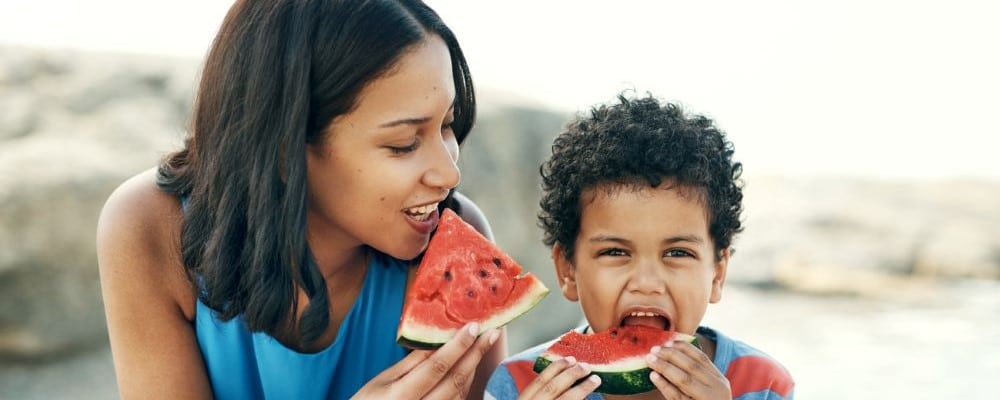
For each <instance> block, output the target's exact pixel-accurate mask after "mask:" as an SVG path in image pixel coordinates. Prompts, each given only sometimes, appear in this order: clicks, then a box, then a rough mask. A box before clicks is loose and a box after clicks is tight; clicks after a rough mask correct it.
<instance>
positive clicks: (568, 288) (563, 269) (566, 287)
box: [552, 243, 580, 301]
mask: <svg viewBox="0 0 1000 400" xmlns="http://www.w3.org/2000/svg"><path fill="white" fill-rule="evenodd" d="M552 262H553V263H554V264H555V267H556V279H558V280H559V289H562V294H563V297H565V298H566V300H569V301H578V300H580V297H579V296H578V295H577V293H576V274H575V273H574V272H575V268H574V267H573V263H572V262H570V260H569V259H567V258H566V251H564V249H563V247H562V246H560V245H559V244H558V243H557V244H555V245H553V246H552Z"/></svg>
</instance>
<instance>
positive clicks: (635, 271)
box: [553, 182, 729, 335]
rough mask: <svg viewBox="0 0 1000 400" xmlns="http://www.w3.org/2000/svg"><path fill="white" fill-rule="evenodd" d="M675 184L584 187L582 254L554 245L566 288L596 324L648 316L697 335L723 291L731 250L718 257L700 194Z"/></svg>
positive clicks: (645, 320)
mask: <svg viewBox="0 0 1000 400" xmlns="http://www.w3.org/2000/svg"><path fill="white" fill-rule="evenodd" d="M671 185H672V183H670V182H666V183H664V184H663V185H661V186H660V187H657V188H650V187H648V186H647V187H643V188H636V187H632V186H621V185H616V186H602V187H599V188H597V189H591V190H588V191H585V192H584V193H583V196H581V197H582V201H581V204H582V207H583V209H582V213H581V217H580V232H579V234H578V235H577V238H576V248H575V252H574V258H575V260H574V261H575V262H572V263H571V262H570V261H569V260H567V259H566V257H565V253H564V252H563V251H562V249H561V248H560V247H559V246H558V245H557V246H554V248H553V258H554V260H555V264H556V273H557V276H558V278H559V280H560V282H559V284H560V287H561V289H562V292H563V295H564V296H565V297H566V298H567V299H569V300H570V301H579V302H580V306H581V307H582V308H583V313H584V315H585V316H586V317H587V321H588V322H589V323H590V326H591V328H592V329H593V330H594V331H595V332H603V331H604V330H607V329H609V328H612V327H616V326H620V325H632V324H641V325H649V326H654V327H659V328H662V329H666V330H672V331H678V332H682V333H687V334H692V335H693V334H694V332H695V329H697V328H698V324H699V323H700V322H701V319H702V316H704V315H705V309H706V308H707V307H708V304H709V303H715V302H717V301H719V299H720V298H721V297H722V286H723V284H724V283H725V278H726V264H727V262H728V261H729V250H728V249H725V250H724V251H723V254H722V257H721V258H719V259H717V258H716V257H715V252H714V244H713V242H712V240H711V236H710V235H709V233H708V219H707V218H708V215H707V210H706V206H705V204H704V202H703V200H702V199H701V196H699V195H698V193H697V192H696V191H695V190H689V189H688V188H684V187H680V186H673V187H672V186H671ZM608 188H611V189H612V190H610V191H609V190H607V189H608Z"/></svg>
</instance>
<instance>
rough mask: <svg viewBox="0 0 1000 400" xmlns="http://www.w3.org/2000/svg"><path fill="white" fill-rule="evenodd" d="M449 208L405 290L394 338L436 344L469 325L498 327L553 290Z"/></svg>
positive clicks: (424, 345)
mask: <svg viewBox="0 0 1000 400" xmlns="http://www.w3.org/2000/svg"><path fill="white" fill-rule="evenodd" d="M522 272H523V271H522V268H521V266H520V265H519V264H518V263H517V262H516V261H514V260H513V259H512V258H511V257H510V256H508V255H507V254H505V253H504V252H503V251H501V250H500V249H499V248H498V247H496V245H494V244H493V243H492V242H490V241H489V240H487V239H486V238H485V237H483V236H482V235H481V234H479V232H477V231H476V230H475V229H474V228H473V227H472V226H470V225H469V224H467V223H465V221H462V219H461V218H460V217H459V216H458V215H457V214H455V213H454V212H453V211H451V210H448V209H446V210H444V212H443V213H442V215H441V220H440V222H439V223H438V228H437V232H435V233H434V236H433V237H432V238H431V241H430V244H429V245H428V246H427V251H426V252H425V253H424V256H423V259H422V260H421V262H420V266H419V267H418V268H417V273H416V276H415V277H414V279H413V282H412V283H411V284H410V287H409V289H408V290H407V293H406V302H405V304H404V305H403V313H402V316H401V318H400V324H399V330H398V332H397V334H396V340H397V342H399V343H400V344H403V345H405V346H408V347H411V348H435V347H439V346H441V345H442V344H444V343H445V342H447V341H448V339H450V338H452V337H453V336H454V335H455V333H456V332H457V331H458V329H460V328H462V327H463V326H464V325H465V324H466V323H469V322H478V323H479V324H480V329H481V330H486V329H489V328H494V327H500V326H503V325H506V324H507V323H508V322H510V321H511V320H513V319H514V318H517V317H518V316H520V315H521V314H523V313H525V312H527V311H528V310H530V309H531V308H532V307H534V306H535V305H536V304H538V302H539V301H541V299H542V298H543V297H545V295H546V294H548V292H549V290H548V289H547V288H546V287H545V285H543V284H542V283H541V281H539V280H538V278H536V277H535V276H534V275H532V274H530V273H525V274H523V275H522Z"/></svg>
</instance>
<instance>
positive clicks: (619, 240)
mask: <svg viewBox="0 0 1000 400" xmlns="http://www.w3.org/2000/svg"><path fill="white" fill-rule="evenodd" d="M587 241H588V242H591V243H597V242H615V243H621V244H632V241H631V240H628V239H625V238H620V237H617V236H608V235H597V236H594V237H592V238H590V239H589V240H587Z"/></svg>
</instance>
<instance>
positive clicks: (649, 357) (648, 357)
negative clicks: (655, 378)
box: [646, 354, 656, 362]
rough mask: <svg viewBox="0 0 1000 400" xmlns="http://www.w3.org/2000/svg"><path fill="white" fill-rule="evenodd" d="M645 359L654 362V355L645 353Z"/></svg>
mask: <svg viewBox="0 0 1000 400" xmlns="http://www.w3.org/2000/svg"><path fill="white" fill-rule="evenodd" d="M646 361H649V362H656V356H654V355H652V354H646Z"/></svg>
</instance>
